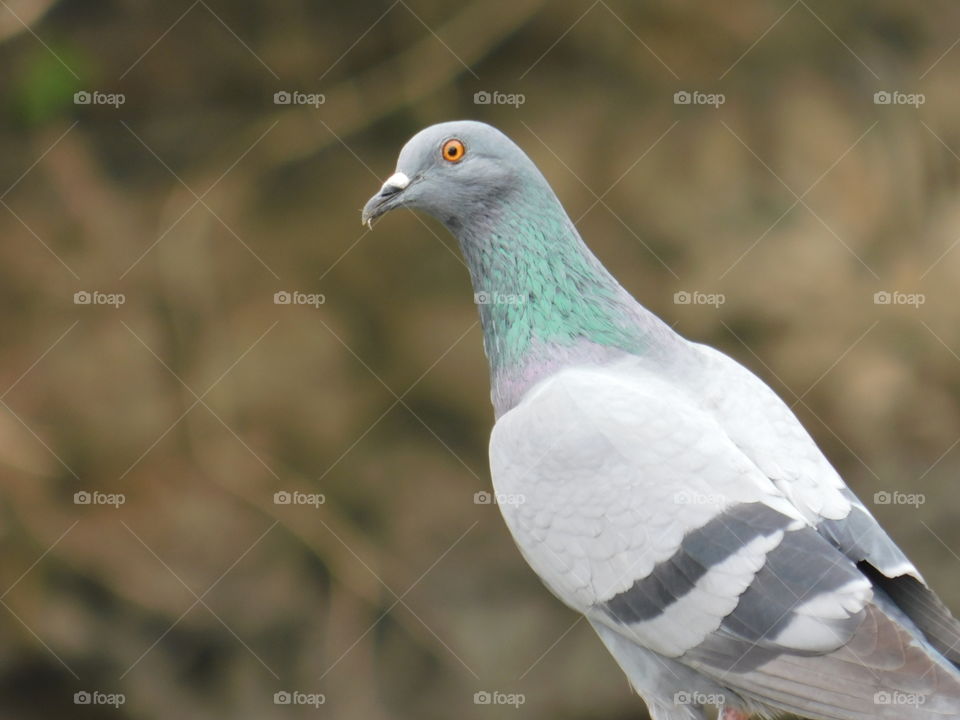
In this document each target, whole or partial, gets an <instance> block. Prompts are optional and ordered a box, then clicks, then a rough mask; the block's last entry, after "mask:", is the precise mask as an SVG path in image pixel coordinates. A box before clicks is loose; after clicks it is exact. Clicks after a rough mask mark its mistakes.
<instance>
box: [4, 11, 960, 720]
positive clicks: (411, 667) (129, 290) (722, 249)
mask: <svg viewBox="0 0 960 720" xmlns="http://www.w3.org/2000/svg"><path fill="white" fill-rule="evenodd" d="M958 38H960V8H958V7H957V6H956V5H955V4H953V3H946V2H932V3H925V4H923V5H922V6H920V5H916V6H913V7H911V6H909V5H906V4H904V3H898V2H892V1H887V2H870V3H868V2H860V1H858V2H849V3H842V4H840V5H837V4H835V3H827V2H823V1H822V0H816V2H813V1H804V0H798V2H795V3H793V4H790V3H788V2H781V3H768V2H749V1H745V2H740V3H736V4H734V5H729V4H725V3H724V4H712V5H703V4H700V3H693V2H670V3H668V2H654V3H644V4H642V5H640V4H637V3H629V2H625V1H623V0H601V1H600V2H592V3H591V2H590V0H587V1H585V2H544V1H543V0H507V1H501V0H493V1H491V0H485V1H482V2H481V1H480V0H476V1H474V2H467V3H464V4H453V3H443V2H438V1H434V0H398V1H397V2H392V3H391V2H388V1H386V0H385V1H383V2H380V1H378V2H372V3H365V4H357V3H346V2H304V1H302V0H301V1H298V0H281V1H279V2H266V1H265V0H250V1H249V2H244V3H228V2H225V1H224V0H197V2H193V3H192V4H191V1H190V0H183V1H182V2H181V1H180V0H177V1H176V2H171V3H146V2H134V1H131V0H127V1H123V0H112V1H111V0H101V1H93V0H88V1H87V2H79V1H73V2H70V1H66V0H64V1H62V2H56V1H55V0H3V2H0V67H2V68H3V70H2V73H0V93H2V97H3V109H2V114H0V142H2V148H3V151H2V152H0V233H2V238H3V240H2V242H0V298H2V303H0V313H2V317H0V327H2V333H0V477H2V481H3V482H2V484H0V492H2V494H3V497H2V521H0V532H2V546H0V547H2V562H0V593H2V595H0V600H2V605H3V607H0V632H2V634H0V717H3V718H5V719H6V718H23V719H27V720H32V719H34V718H51V717H70V718H101V717H103V718H168V717H187V718H195V719H200V720H202V719H205V718H237V719H241V720H242V719H246V718H299V717H305V718H306V717H319V716H324V717H337V718H354V717H357V718H359V717H363V718H384V719H386V718H446V717H450V716H457V717H465V718H493V717H525V718H588V717H589V718H608V719H614V718H642V717H644V713H643V710H642V705H641V703H640V702H639V701H638V700H637V699H636V698H635V697H633V696H632V695H631V694H630V693H629V691H628V689H627V685H626V681H625V679H624V678H623V676H622V674H621V673H620V671H619V669H617V667H616V666H615V664H614V662H613V661H612V660H611V659H610V658H609V657H608V656H607V654H606V652H605V650H604V649H603V648H602V647H601V645H600V643H599V642H598V641H597V639H596V638H595V637H594V636H593V635H592V632H591V631H590V629H589V628H588V627H587V626H586V623H582V622H580V623H577V622H576V620H577V618H576V616H575V615H574V614H572V613H571V612H569V611H568V610H566V609H565V608H564V607H563V606H561V605H560V603H559V602H557V601H556V600H554V599H553V598H552V597H551V596H550V595H549V594H548V592H547V591H546V590H545V589H544V588H543V587H542V586H541V585H540V583H539V582H538V580H537V579H536V578H535V576H534V575H533V573H532V572H531V571H530V570H528V569H527V567H526V566H525V564H524V562H523V560H522V559H521V557H520V555H519V553H518V552H517V551H516V550H515V548H514V546H513V544H512V542H511V540H510V538H509V536H508V535H507V532H506V530H505V528H504V526H503V524H502V522H501V520H500V518H499V514H498V512H497V510H496V508H495V507H493V506H491V505H484V504H476V503H475V502H474V494H475V493H477V492H480V491H483V490H486V489H488V488H489V478H488V471H487V464H486V443H487V436H488V431H489V429H490V426H491V423H492V413H491V409H490V405H489V399H488V385H487V376H486V372H487V371H486V363H485V359H484V357H483V353H482V348H481V342H480V333H479V330H478V327H477V324H476V320H477V316H476V311H475V308H474V307H473V304H472V301H471V300H472V291H471V289H470V287H469V282H468V279H467V275H466V272H465V270H464V267H463V265H462V263H461V262H460V259H459V256H458V254H457V252H456V246H455V242H454V241H453V240H452V239H451V238H450V237H449V236H448V235H447V234H446V233H445V231H444V230H443V229H442V228H441V227H440V226H439V225H437V224H436V223H435V222H433V221H432V220H430V219H426V218H418V217H417V216H415V215H413V214H412V213H406V212H405V213H398V214H396V215H392V216H390V217H388V218H386V219H384V220H383V221H382V222H381V223H379V224H378V225H377V227H376V229H375V230H374V231H373V232H372V233H371V232H368V231H366V230H365V229H363V228H361V226H360V223H359V209H360V207H361V206H362V205H363V203H364V201H365V200H366V199H367V197H368V196H369V195H370V194H372V193H373V192H374V191H375V190H376V189H377V188H378V186H379V183H380V181H382V179H383V178H385V177H386V176H387V175H389V174H390V173H392V172H393V167H394V162H395V158H396V154H397V152H398V150H399V149H400V147H401V145H402V144H403V142H404V141H405V140H406V139H407V138H408V137H409V136H410V135H412V134H413V133H414V132H415V131H417V130H418V129H420V128H421V127H423V126H425V125H428V124H431V123H434V122H438V121H441V120H448V119H454V118H463V117H470V118H476V119H481V120H486V121H489V122H492V123H494V124H496V125H498V126H499V127H500V128H502V129H503V130H504V131H505V132H507V133H508V134H509V135H510V136H512V137H513V138H514V139H515V140H516V141H517V142H518V143H520V145H521V146H523V147H524V148H525V149H526V150H527V151H528V153H529V154H530V155H531V156H532V157H533V159H534V160H535V161H536V162H537V163H538V164H539V165H540V167H541V168H542V169H543V171H544V173H545V174H546V175H547V177H548V178H549V179H550V181H551V182H552V184H553V186H554V188H555V189H556V191H557V192H558V194H559V195H560V197H561V199H562V200H563V202H564V203H565V205H566V207H567V209H568V211H569V212H570V214H571V216H572V217H573V218H575V219H579V226H580V228H581V230H582V232H583V235H584V237H585V238H586V239H587V241H588V242H589V243H590V244H591V246H592V247H593V248H594V249H595V250H596V252H597V253H598V255H599V256H600V257H601V259H603V261H604V262H605V263H607V265H608V266H609V267H610V268H611V269H612V270H613V271H614V272H615V273H616V274H617V276H618V277H619V278H620V279H621V280H622V281H623V283H624V284H625V285H626V286H627V287H628V288H629V289H630V290H631V291H633V292H634V294H635V295H636V296H637V298H638V299H639V300H641V301H642V302H643V303H645V304H646V305H647V306H648V307H650V308H651V309H653V310H654V311H655V312H657V313H658V314H660V315H661V316H662V317H664V318H665V319H666V320H667V321H668V322H670V323H672V324H675V327H676V328H677V329H678V330H679V331H680V332H682V333H684V334H685V335H686V336H687V337H690V338H692V339H695V340H697V341H701V342H707V343H710V344H713V345H716V346H718V347H720V348H722V349H723V350H725V351H726V352H728V353H730V354H731V355H733V356H734V357H735V358H737V359H738V360H740V361H742V362H743V363H745V364H746V365H747V366H749V367H750V368H752V369H753V370H755V371H756V372H757V373H759V374H760V376H761V377H763V378H764V379H765V380H767V382H769V383H770V384H771V385H772V386H773V387H774V388H775V389H776V390H777V391H778V392H779V393H781V395H782V396H783V397H784V398H785V399H786V400H787V401H788V402H789V403H790V404H792V405H795V406H796V411H797V413H798V414H799V416H800V417H801V419H802V420H803V422H804V423H805V424H806V426H807V427H808V428H809V429H810V431H811V433H812V434H813V435H814V437H815V438H816V440H817V442H818V443H820V446H821V447H822V448H823V449H824V451H825V452H826V453H827V455H828V456H829V457H830V459H831V460H832V461H833V462H834V463H835V464H836V466H837V467H838V468H839V470H840V471H841V472H842V474H843V475H844V476H845V477H846V478H847V481H848V482H849V483H850V484H851V486H852V487H853V488H854V489H855V490H856V491H857V492H858V493H859V494H860V496H861V497H862V498H864V500H865V501H866V502H867V503H868V504H869V505H870V506H871V507H873V509H874V510H875V512H876V514H877V516H878V517H879V518H880V520H881V522H883V523H884V524H885V525H886V526H887V527H888V528H889V529H890V531H891V532H892V534H893V535H894V537H895V538H896V539H897V540H898V541H899V542H900V543H902V545H903V546H904V548H905V549H906V550H907V551H908V553H909V554H910V555H911V556H912V557H913V558H914V559H915V560H916V561H917V562H918V564H919V565H920V567H921V569H922V570H923V571H924V573H925V574H926V576H927V578H928V580H930V582H931V583H932V584H933V586H934V587H935V588H936V589H937V590H938V591H939V592H940V593H941V595H942V596H943V598H944V600H945V601H947V603H948V604H950V605H951V606H952V607H953V608H954V609H955V610H960V573H958V570H960V558H958V553H960V526H958V523H957V522H956V510H955V508H956V503H957V500H956V488H957V474H958V469H960V449H957V448H956V445H957V443H958V438H960V412H958V402H957V400H958V392H960V323H958V316H960V307H958V303H957V301H956V297H957V293H956V290H957V278H958V274H960V247H956V245H957V244H958V238H960V157H958V155H960V90H958V88H957V83H956V78H957V76H958V72H960V47H958V46H957V41H958ZM77 92H87V93H90V95H88V96H83V95H80V96H77V101H78V102H75V95H74V94H75V93H77ZM283 92H287V93H291V95H290V97H291V104H277V103H276V102H275V93H283ZM295 92H299V93H303V95H299V96H294V95H293V93H295ZM479 92H487V93H502V94H504V95H510V94H514V95H516V94H522V96H523V98H522V99H523V102H522V104H520V103H519V101H520V98H514V104H497V103H494V102H491V103H489V104H477V103H476V102H475V93H479ZM678 92H688V93H691V95H690V98H691V103H689V104H682V103H679V104H678V103H677V102H675V99H674V96H675V93H678ZM695 92H699V93H703V94H705V95H709V94H722V95H723V102H722V103H721V102H720V98H713V100H714V104H713V105H710V104H699V103H700V101H703V100H704V99H705V98H704V96H703V95H701V96H694V95H693V94H692V93H695ZM877 92H881V93H882V92H886V93H890V94H889V95H887V96H882V95H881V96H878V98H877V99H878V100H879V101H880V102H879V104H878V102H877V101H875V93H877ZM95 93H100V95H97V94H95ZM894 93H901V94H900V95H895V94H894ZM116 94H122V96H123V103H122V104H120V98H119V97H116ZM311 94H314V95H317V94H322V96H323V97H322V102H321V98H320V97H314V98H312V99H311V98H309V97H308V96H309V95H311ZM917 94H922V100H923V102H922V103H921V101H920V98H919V97H917ZM111 96H114V97H111ZM911 96H913V97H911ZM87 97H88V98H89V99H90V103H89V104H83V102H82V101H83V100H84V98H87ZM284 97H285V96H282V95H281V96H279V99H280V100H281V101H282V100H283V99H284ZM483 97H484V96H482V95H481V96H478V98H479V99H481V100H482V99H483ZM683 97H684V96H679V99H680V100H682V99H683ZM884 97H886V98H889V99H890V100H891V102H890V103H888V104H884V103H883V102H882V100H883V99H884ZM495 99H498V100H499V99H504V98H503V97H502V96H496V98H495ZM507 99H508V98H507ZM300 101H309V102H310V103H312V104H295V103H297V102H300ZM111 102H112V103H113V104H104V103H111ZM608 188H609V190H608ZM598 197H599V198H600V200H599V201H598ZM581 216H582V217H581ZM78 292H80V293H83V292H86V293H91V295H89V296H83V295H80V296H78V299H79V300H81V301H82V300H83V299H84V298H85V297H89V298H90V299H91V303H90V304H77V303H76V302H75V293H78ZM277 292H289V293H293V292H300V293H304V294H307V295H309V294H314V295H322V296H323V297H322V299H323V301H324V302H322V304H321V303H320V299H321V298H319V297H318V298H314V300H315V301H316V302H315V304H314V305H309V304H307V305H304V304H300V305H295V304H289V305H283V304H275V302H274V294H275V293H277ZM683 292H687V293H702V294H704V295H708V294H714V295H718V294H719V295H722V298H714V299H715V300H716V301H717V302H716V303H714V304H712V305H711V304H694V303H691V304H683V303H682V302H676V301H675V297H678V298H679V299H681V300H682V299H683V298H684V297H685V296H683V295H680V296H676V295H675V294H676V293H683ZM878 292H880V293H883V292H887V293H902V295H889V296H880V298H881V300H882V299H883V298H884V297H889V298H891V300H892V302H891V303H890V304H877V302H875V298H874V294H875V293H878ZM93 293H101V295H93ZM118 294H122V296H123V297H122V299H123V303H122V304H119V302H120V297H119V296H117V295H118ZM911 294H921V296H920V297H911ZM111 296H114V297H111ZM691 297H696V298H699V299H701V300H702V299H703V297H704V296H703V295H698V296H691ZM721 299H722V300H723V302H722V303H721V302H720V300H721ZM111 300H113V301H114V303H115V304H117V305H118V306H116V307H115V306H112V305H109V304H102V303H103V302H109V301H111ZM921 301H922V304H921ZM294 491H297V492H301V493H305V494H314V495H315V497H314V498H312V501H313V502H314V503H315V504H316V506H313V505H309V504H293V503H291V504H278V503H275V502H274V494H275V493H278V492H290V493H292V492H294ZM78 492H87V493H94V492H99V493H103V494H104V495H96V496H93V495H91V496H89V497H91V498H92V502H91V503H90V504H77V503H76V502H75V493H78ZM877 492H886V493H889V494H888V495H880V496H877V498H876V499H877V502H875V495H874V494H875V493H877ZM118 493H120V494H122V495H123V500H124V502H123V504H121V505H119V507H114V506H111V505H109V504H104V501H109V500H111V499H113V500H115V501H117V502H119V500H120V498H110V497H109V494H118ZM895 493H901V495H896V494H895ZM907 493H915V494H916V493H920V494H922V497H915V498H910V497H908V496H906V495H904V494H907ZM319 494H322V496H323V497H322V499H323V500H324V502H323V503H322V504H320V499H321V498H320V497H319ZM76 497H77V498H78V500H83V499H84V497H85V496H83V495H80V496H76ZM283 497H284V496H281V499H283ZM297 499H298V500H301V501H304V500H306V501H311V498H309V497H307V496H298V497H297ZM885 500H890V502H887V503H885V502H884V501H885ZM914 501H915V502H914ZM284 691H286V692H294V691H297V692H300V693H304V694H307V695H309V694H311V693H314V694H322V695H323V698H324V700H325V702H324V703H323V704H322V705H321V706H320V707H319V709H317V708H315V707H313V706H309V705H306V706H305V705H303V704H298V705H297V704H291V705H278V704H275V702H274V693H276V692H284ZM484 691H486V692H495V691H496V692H501V693H507V694H509V693H520V694H522V696H523V700H524V702H523V704H522V705H521V706H520V707H519V708H514V707H511V706H503V705H500V706H496V707H494V706H488V705H483V704H476V703H475V701H474V694H475V693H477V692H484ZM78 692H89V693H94V692H98V693H103V695H100V696H96V698H93V696H91V697H92V698H93V699H94V700H95V702H96V703H102V702H103V701H105V700H106V701H109V696H110V695H111V694H115V693H122V694H123V696H124V700H125V702H124V703H123V704H122V705H120V707H119V708H115V707H111V706H104V705H103V704H95V703H94V702H91V704H89V705H83V704H75V701H74V694H75V693H78ZM79 697H80V699H83V697H84V696H79ZM309 700H310V698H309V697H306V696H300V697H299V699H298V700H297V702H304V701H309ZM314 700H317V701H318V700H319V699H318V698H314Z"/></svg>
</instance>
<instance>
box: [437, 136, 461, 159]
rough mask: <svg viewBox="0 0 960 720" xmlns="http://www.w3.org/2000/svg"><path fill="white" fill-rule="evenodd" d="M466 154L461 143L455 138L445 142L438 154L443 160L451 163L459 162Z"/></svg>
mask: <svg viewBox="0 0 960 720" xmlns="http://www.w3.org/2000/svg"><path fill="white" fill-rule="evenodd" d="M466 152H467V149H466V148H465V147H464V146H463V143H462V142H460V141H459V140H457V139H456V138H453V139H451V140H447V141H446V142H445V143H444V144H443V148H442V149H441V150H440V154H441V155H443V159H444V160H446V161H447V162H452V163H455V162H459V161H460V159H461V158H462V157H463V155H464V153H466Z"/></svg>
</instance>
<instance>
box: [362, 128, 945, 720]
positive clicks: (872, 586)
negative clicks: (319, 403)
mask: <svg viewBox="0 0 960 720" xmlns="http://www.w3.org/2000/svg"><path fill="white" fill-rule="evenodd" d="M396 208H410V209H413V210H418V211H421V212H423V213H426V214H427V215H430V216H432V217H434V218H436V219H437V220H439V221H440V222H441V223H442V224H443V225H444V226H446V228H447V229H448V230H449V231H450V232H451V233H452V234H453V235H454V236H455V237H456V239H457V241H458V242H459V245H460V248H461V250H462V252H463V256H464V258H465V261H466V265H467V267H468V269H469V273H470V278H471V281H472V284H473V289H474V297H475V300H476V302H477V306H478V309H479V312H480V319H481V323H482V326H483V344H484V350H485V352H486V356H487V358H488V360H489V366H490V382H491V399H492V402H493V409H494V414H495V418H496V420H495V424H494V427H493V430H492V433H491V437H490V471H491V476H492V480H493V486H494V489H495V491H496V493H497V495H498V496H503V497H509V498H514V499H517V501H516V502H505V503H501V504H500V505H499V507H500V510H501V512H502V514H503V518H504V520H505V522H506V524H507V527H508V528H509V530H510V533H511V535H512V536H513V539H514V540H515V541H516V544H517V546H518V547H519V549H520V552H521V554H522V555H523V557H524V558H525V559H526V561H527V562H528V563H529V565H530V566H531V568H532V569H533V570H534V571H535V572H536V573H537V574H538V575H539V576H540V578H541V579H542V581H543V582H544V584H545V585H546V586H547V588H549V589H550V590H551V591H552V592H553V594H555V595H556V596H557V597H558V598H559V599H560V600H561V601H562V602H563V603H565V604H566V605H568V606H569V607H570V608H572V609H573V610H575V611H576V612H578V613H582V614H583V615H584V616H586V618H587V620H588V621H589V623H590V624H591V626H592V627H593V628H594V630H595V631H596V633H597V634H598V635H599V636H600V640H601V641H602V642H603V644H604V645H605V646H606V648H607V649H608V650H609V652H610V653H611V654H612V655H613V657H614V658H615V659H616V661H617V663H618V664H619V665H620V668H621V669H622V670H623V671H624V673H625V674H626V676H627V678H628V680H629V682H630V684H631V685H632V686H633V688H634V690H636V692H637V693H638V694H639V695H640V696H641V697H642V698H643V700H644V701H645V703H646V704H647V708H648V711H649V713H650V716H651V717H652V718H653V720H705V719H706V718H707V712H708V710H707V708H709V707H717V708H719V709H720V713H721V714H720V717H722V718H724V720H735V719H742V718H748V717H749V716H750V715H752V714H759V715H761V716H764V717H769V716H773V715H778V714H781V713H785V712H786V713H794V714H796V715H799V716H801V717H805V718H810V719H812V720H874V719H875V718H889V719H893V718H896V719H897V720H945V719H947V718H960V669H958V667H960V623H958V622H957V620H955V619H954V617H953V616H952V615H951V613H950V611H949V610H948V609H947V607H946V606H945V605H944V604H943V602H941V601H940V599H939V598H938V597H937V596H936V595H935V594H934V592H933V591H932V590H931V589H930V588H929V587H928V586H927V583H926V581H925V580H924V579H923V577H922V576H921V574H920V572H919V571H918V570H917V568H916V567H915V566H914V565H913V564H912V563H911V562H910V560H908V559H907V557H906V556H905V555H904V553H903V552H902V551H901V550H900V548H898V547H897V545H896V544H895V543H894V542H893V540H892V539H891V538H890V537H889V535H887V533H886V532H885V531H884V530H883V529H882V527H881V526H880V525H879V523H878V522H877V521H876V520H875V519H874V518H873V516H872V515H871V514H870V512H869V510H868V509H867V508H866V507H865V506H864V504H863V503H862V502H861V501H860V500H859V499H857V497H856V496H855V495H854V494H853V492H852V491H851V490H850V489H849V488H848V487H847V486H846V484H845V483H844V482H843V480H842V479H841V477H840V476H839V474H838V473H837V471H836V470H835V469H834V468H833V467H832V466H831V464H830V463H829V461H828V460H827V459H826V457H825V456H824V455H823V453H821V451H820V450H819V449H818V448H817V446H816V444H815V443H814V441H813V439H812V438H811V437H810V435H809V434H808V433H807V432H806V431H805V429H804V428H803V427H802V425H801V424H800V422H799V421H798V419H797V418H796V417H795V416H794V414H793V412H791V410H790V409H789V408H788V407H787V405H786V404H785V403H784V402H783V401H782V400H781V399H780V398H779V397H778V396H777V395H776V394H775V393H774V391H773V390H772V389H771V388H770V387H769V386H767V385H766V384H765V383H764V382H763V380H761V379H760V378H758V377H757V376H756V375H754V374H753V373H752V372H751V371H750V370H748V369H747V368H745V367H744V366H742V365H740V364H739V363H737V362H736V361H735V360H733V359H731V358H730V357H729V356H727V355H725V354H723V353H721V352H720V351H718V350H716V349H713V348H711V347H709V346H706V345H702V344H698V343H694V342H691V341H688V340H687V339H685V338H683V337H681V336H680V335H679V334H677V333H676V332H674V331H673V330H672V329H671V328H670V327H669V326H668V325H666V324H665V323H664V322H663V321H662V320H660V319H659V318H658V317H656V316H655V315H654V314H653V313H651V312H650V311H648V310H647V309H646V308H644V307H643V306H642V305H641V304H639V303H638V302H637V301H636V300H635V299H634V298H633V297H632V296H631V295H630V294H629V293H628V292H627V291H626V290H625V289H624V288H623V287H622V286H621V285H620V284H619V283H618V282H617V280H616V279H614V277H613V276H612V275H611V273H610V272H609V271H608V270H607V269H606V268H605V267H604V266H603V265H602V264H601V263H600V261H599V260H598V259H597V258H596V256H594V255H593V254H592V253H591V251H590V250H589V249H588V248H587V246H586V244H585V243H584V242H583V240H582V239H581V237H580V234H579V233H578V231H577V229H576V227H575V226H574V223H573V222H572V221H571V220H570V218H569V217H568V215H567V213H566V212H565V211H564V209H563V206H562V205H561V203H560V201H559V199H558V198H557V196H556V194H555V193H554V192H553V190H552V188H551V187H550V185H549V184H548V182H547V180H546V179H545V178H544V176H543V175H542V174H541V172H540V171H539V170H538V169H537V167H536V166H535V165H534V163H533V162H532V161H531V160H530V158H528V157H527V155H526V154H525V153H524V152H523V151H522V150H521V149H520V147H519V146H517V145H516V144H515V143H514V142H513V141H511V140H510V139H509V138H508V137H507V136H506V135H504V134H503V133H501V132H500V131H499V130H497V129H495V128H493V127H492V126H490V125H487V124H484V123H480V122H475V121H458V122H445V123H441V124H437V125H433V126H430V127H427V128H426V129H424V130H422V131H420V132H419V133H417V134H416V135H414V136H413V138H411V139H410V140H409V141H408V142H407V144H406V145H405V146H404V147H403V149H402V150H401V152H400V155H399V159H398V162H397V165H396V172H395V173H394V174H393V175H391V176H390V177H389V178H388V179H387V180H386V182H384V183H383V186H382V187H381V188H380V190H379V191H378V192H377V193H376V194H375V195H374V196H373V197H372V198H370V200H369V201H368V202H367V203H366V205H365V207H364V208H363V214H362V220H363V222H364V223H366V224H367V225H368V226H369V227H371V228H372V223H373V221H374V220H375V219H377V218H378V217H380V216H381V215H383V214H384V213H386V212H388V211H390V210H394V209H396ZM519 499H522V502H520V501H519Z"/></svg>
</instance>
